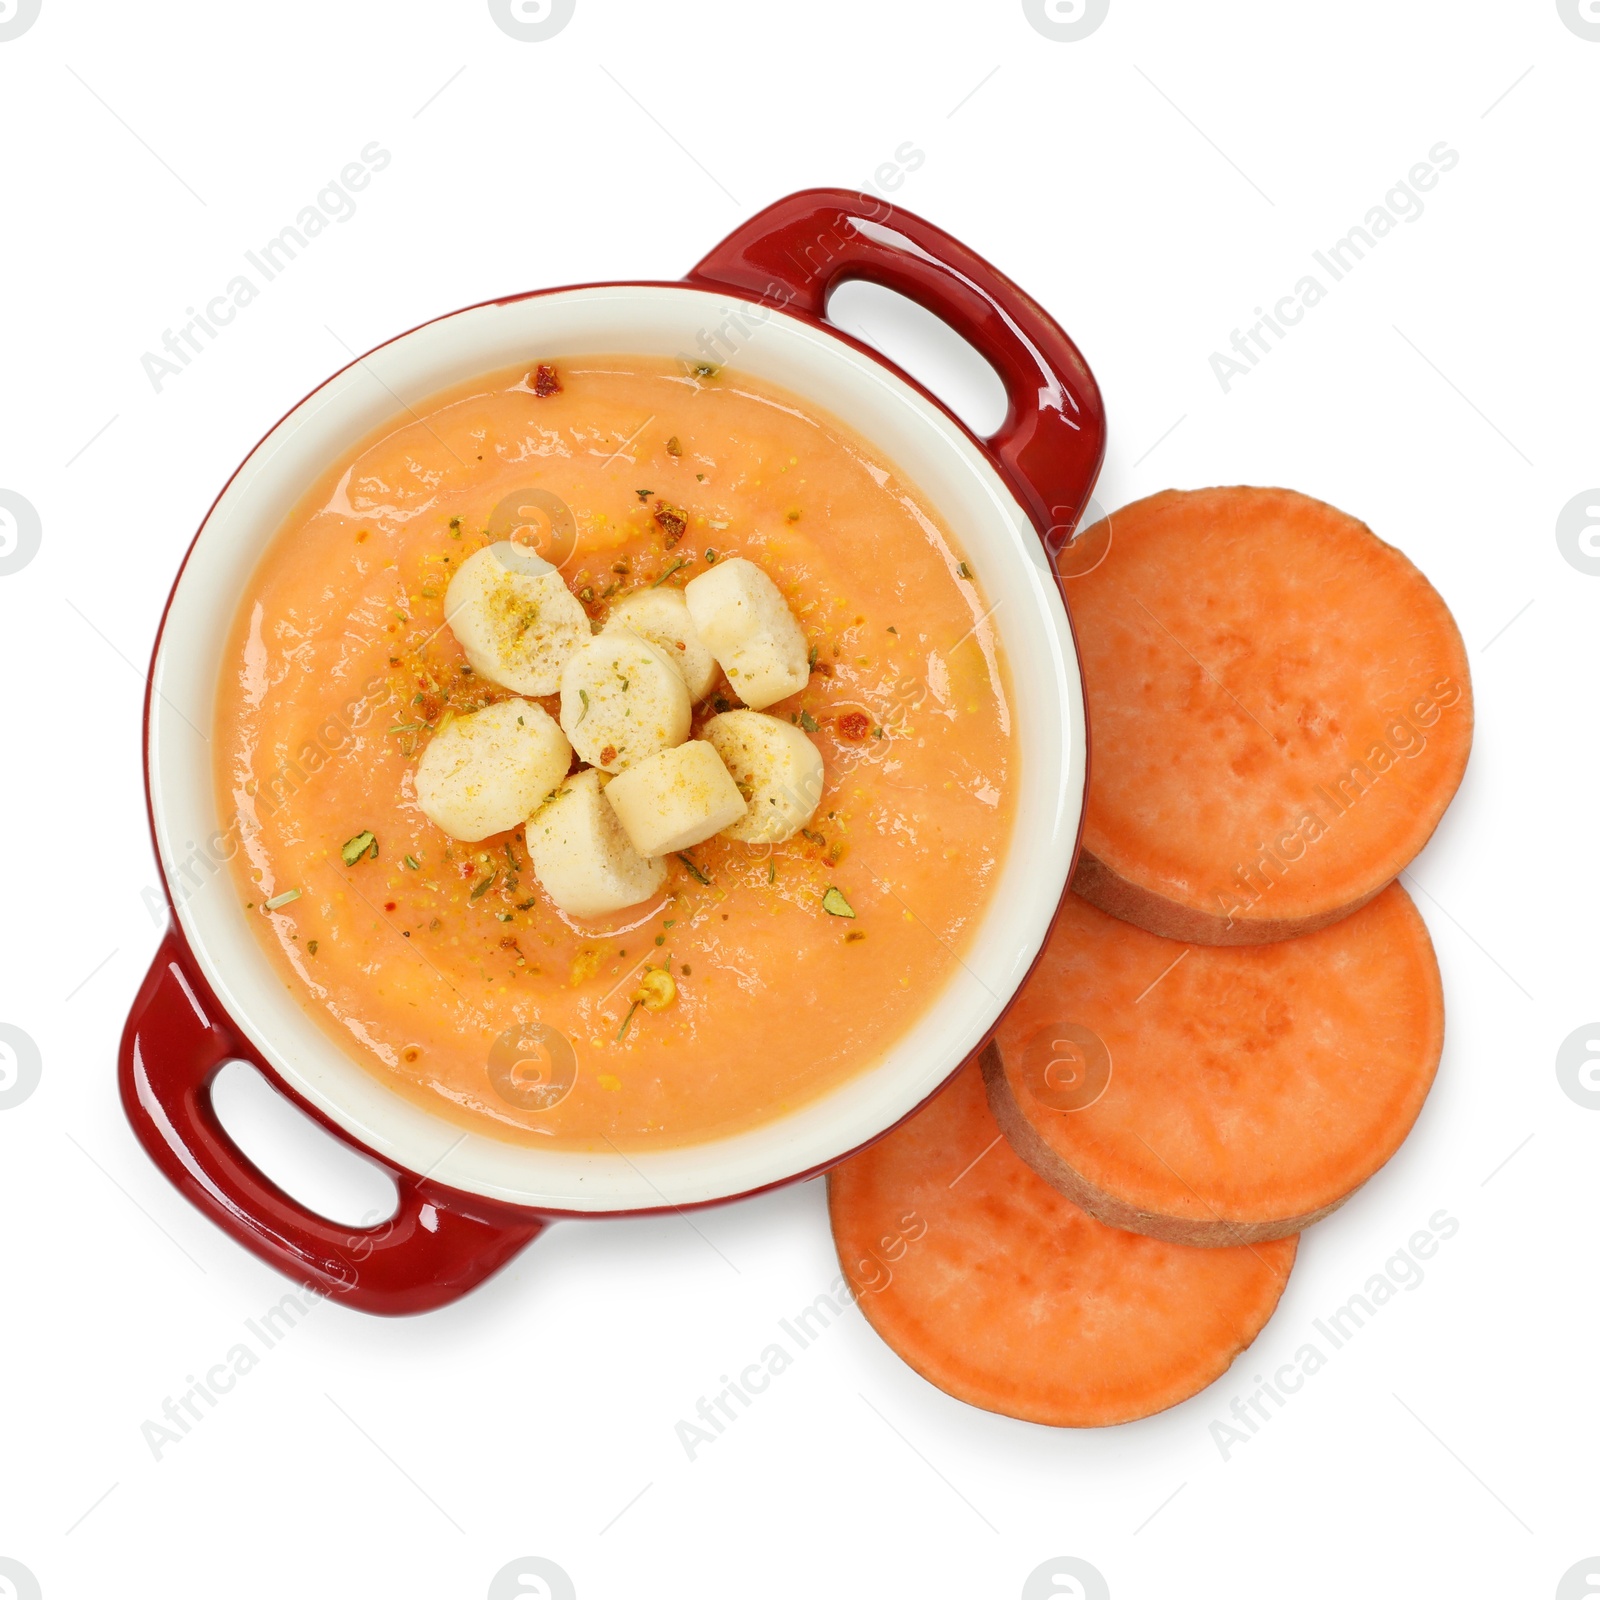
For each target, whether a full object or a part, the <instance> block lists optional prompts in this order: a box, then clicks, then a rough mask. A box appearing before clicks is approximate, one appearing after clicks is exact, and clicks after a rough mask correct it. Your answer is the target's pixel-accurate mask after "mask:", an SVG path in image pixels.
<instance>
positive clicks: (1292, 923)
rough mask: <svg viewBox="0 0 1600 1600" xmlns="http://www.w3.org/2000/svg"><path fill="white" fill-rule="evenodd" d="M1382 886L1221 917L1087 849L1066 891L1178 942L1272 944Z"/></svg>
mask: <svg viewBox="0 0 1600 1600" xmlns="http://www.w3.org/2000/svg"><path fill="white" fill-rule="evenodd" d="M1387 887H1388V884H1384V883H1380V884H1379V885H1378V887H1377V888H1376V889H1374V890H1372V891H1371V893H1369V894H1364V895H1362V896H1361V897H1360V898H1359V899H1357V900H1353V901H1351V902H1350V904H1349V905H1343V906H1332V907H1330V908H1329V909H1328V910H1326V911H1318V912H1315V913H1313V914H1312V915H1310V916H1305V917H1277V918H1274V917H1243V916H1232V917H1224V916H1219V915H1215V914H1213V913H1210V912H1206V911H1202V910H1199V909H1197V908H1196V907H1194V906H1186V905H1180V904H1179V903H1178V902H1177V901H1175V900H1167V899H1165V898H1163V897H1162V896H1161V895H1158V894H1152V893H1151V892H1150V891H1149V890H1148V889H1142V888H1140V886H1139V885H1138V884H1136V883H1129V882H1128V880H1127V879H1126V878H1119V877H1118V876H1117V875H1116V873H1114V872H1113V871H1112V870H1111V868H1110V867H1108V866H1107V865H1106V864H1105V863H1104V862H1103V861H1101V860H1099V859H1098V858H1097V857H1095V856H1094V855H1092V854H1091V853H1090V852H1089V851H1088V850H1080V851H1079V852H1078V863H1077V866H1076V867H1075V868H1074V869H1073V873H1072V892H1073V893H1074V894H1078V895H1082V897H1083V898H1084V899H1085V900H1087V901H1088V902H1089V904H1090V905H1092V906H1098V907H1099V908H1100V909H1101V910H1102V911H1104V912H1105V913H1106V914H1107V916H1112V917H1118V918H1120V919H1121V920H1122V921H1123V922H1131V923H1132V924H1133V925H1134V927H1136V928H1144V929H1145V930H1146V931H1147V932H1149V933H1154V934H1158V935H1159V936H1160V937H1161V938H1163V939H1176V940H1180V941H1181V942H1183V943H1184V944H1219V945H1221V944H1278V943H1280V942H1281V941H1282V940H1284V939H1298V938H1300V936H1301V935H1302V934H1307V933H1316V932H1317V931H1318V930H1319V929H1321V928H1327V927H1331V926H1332V925H1333V924H1334V923H1335V922H1341V921H1343V919H1344V918H1346V917H1348V916H1350V915H1351V913H1352V912H1356V911H1359V910H1360V909H1361V908H1362V906H1364V905H1369V904H1370V903H1371V902H1372V901H1373V900H1375V899H1376V898H1377V897H1378V896H1379V895H1380V894H1382V893H1383V891H1384V890H1385V889H1386V888H1387Z"/></svg>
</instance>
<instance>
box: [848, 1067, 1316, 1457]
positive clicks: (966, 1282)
mask: <svg viewBox="0 0 1600 1600" xmlns="http://www.w3.org/2000/svg"><path fill="white" fill-rule="evenodd" d="M828 1209H829V1214H830V1216H831V1218H832V1221H833V1237H834V1243H835V1245H836V1246H837V1248H838V1251H839V1261H840V1264H841V1266H842V1267H843V1268H844V1273H845V1277H846V1279H847V1280H848V1281H849V1283H850V1285H851V1288H852V1289H853V1290H854V1292H855V1293H856V1295H857V1297H858V1303H859V1304H860V1306H861V1309H862V1311H863V1312H865V1314H866V1317H867V1320H868V1322H870V1323H871V1324H872V1326H873V1327H874V1328H875V1329H876V1330H877V1332H878V1333H879V1334H880V1335H881V1336H882V1337H883V1339H884V1341H885V1342H886V1343H887V1344H888V1345H889V1347H890V1349H892V1350H893V1351H894V1352H895V1354H896V1355H898V1356H899V1357H900V1358H901V1359H902V1360H903V1361H905V1362H906V1363H907V1364H908V1365H909V1366H911V1367H912V1368H914V1369H915V1370H916V1371H917V1372H919V1373H921V1375H922V1376H923V1377H924V1378H926V1379H927V1380H928V1381H929V1382H930V1383H933V1384H936V1385H937V1386H938V1387H939V1388H941V1389H943V1390H944V1391H945V1392H946V1393H947V1394H951V1395H954V1396H955V1397H956V1398H957V1399H958V1400H965V1401H966V1402H967V1403H968V1404H969V1405H974V1406H981V1407H982V1408H983V1409H984V1410H986V1411H997V1412H1000V1413H1001V1414H1002V1415H1004V1416H1008V1417H1019V1418H1021V1419H1022V1420H1023V1421H1026V1422H1042V1423H1047V1424H1049V1425H1051V1426H1054V1427H1066V1428H1092V1427H1102V1426H1105V1425H1107V1424H1110V1423H1114V1422H1132V1421H1133V1420H1135V1419H1136V1418H1138V1417H1146V1416H1150V1415H1151V1414H1152V1413H1154V1412H1157V1411H1164V1410H1165V1409H1166V1408H1167V1407H1168V1406H1174V1405H1176V1404H1178V1402H1179V1401H1180V1400H1186V1399H1188V1398H1189V1396H1190V1395H1193V1394H1197V1393H1198V1392H1199V1391H1200V1390H1201V1389H1203V1388H1205V1386H1206V1385H1207V1384H1209V1383H1212V1382H1213V1381H1215V1380H1216V1379H1217V1378H1219V1377H1221V1376H1222V1374H1223V1373H1224V1372H1226V1371H1227V1370H1228V1367H1229V1366H1230V1365H1231V1364H1232V1362H1233V1359H1234V1357H1235V1356H1236V1355H1238V1353H1239V1352H1240V1351H1241V1350H1243V1349H1244V1348H1245V1347H1246V1346H1247V1345H1248V1344H1249V1343H1250V1342H1251V1341H1252V1340H1253V1339H1254V1338H1255V1336H1256V1335H1257V1333H1259V1332H1260V1331H1261V1328H1262V1326H1263V1325H1264V1324H1265V1322H1266V1320H1267V1318H1268V1317H1269V1316H1271V1315H1272V1311H1273V1308H1274V1307H1275V1306H1276V1305H1277V1303H1278V1297H1279V1295H1281V1294H1282V1292H1283V1286H1284V1284H1285V1282H1286V1281H1287V1280H1288V1276H1289V1269H1290V1267H1291V1266H1292V1265H1293V1264H1294V1255H1295V1245H1296V1241H1295V1240H1293V1239H1279V1240H1274V1241H1272V1242H1271V1243H1268V1244H1262V1245H1251V1246H1241V1247H1238V1248H1235V1249H1232V1250H1196V1249H1193V1248H1191V1247H1189V1246H1186V1245H1176V1244H1167V1243H1165V1242H1163V1241H1161V1240H1158V1239H1149V1238H1145V1237H1143V1236H1141V1235H1139V1234H1136V1233H1125V1232H1123V1231H1122V1230H1120V1229H1117V1228H1108V1227H1106V1226H1105V1225H1104V1224H1103V1223H1100V1222H1096V1221H1095V1219H1094V1218H1093V1217H1091V1216H1090V1215H1089V1214H1088V1213H1087V1212H1085V1211H1082V1210H1080V1209H1079V1208H1078V1207H1077V1206H1075V1205H1073V1204H1072V1202H1071V1201H1069V1200H1067V1199H1065V1198H1064V1197H1063V1196H1062V1195H1060V1194H1058V1193H1057V1192H1056V1191H1055V1190H1054V1189H1052V1188H1051V1187H1050V1185H1049V1184H1047V1183H1045V1182H1044V1180H1043V1179H1041V1178H1040V1177H1038V1176H1037V1175H1036V1174H1035V1173H1034V1172H1033V1171H1032V1169H1031V1168H1029V1167H1028V1166H1027V1165H1025V1164H1024V1163H1023V1161H1022V1160H1021V1159H1020V1158H1019V1157H1018V1156H1017V1155H1016V1154H1015V1153H1014V1152H1013V1151H1012V1149H1011V1147H1010V1146H1009V1145H1008V1144H1007V1143H1006V1141H1005V1140H1004V1139H1003V1138H1002V1137H1001V1135H1000V1130H999V1128H998V1127H997V1126H996V1125H995V1120H994V1117H993V1115H992V1114H991V1113H990V1111H989V1106H988V1102H987V1101H986V1099H985V1098H984V1089H983V1081H982V1078H981V1076H980V1075H979V1072H978V1069H977V1067H976V1066H975V1065H969V1066H967V1067H965V1068H963V1069H962V1071H961V1072H960V1073H959V1074H958V1075H957V1076H956V1078H955V1079H954V1080H953V1081H952V1082H951V1084H950V1085H949V1087H948V1088H946V1089H945V1090H944V1092H943V1093H942V1094H940V1095H939V1096H938V1097H937V1098H936V1099H935V1100H933V1101H931V1102H930V1103H929V1104H928V1105H927V1106H925V1107H924V1108H923V1109H922V1110H921V1111H920V1112H918V1113H917V1114H916V1116H914V1117H912V1118H911V1119H910V1120H909V1121H907V1122H904V1123H902V1124H901V1125H900V1127H898V1128H896V1129H895V1130H894V1131H893V1132H892V1133H890V1134H889V1135H888V1136H887V1137H886V1138H884V1139H882V1140H880V1141H879V1142H878V1143H877V1144H875V1145H873V1146H872V1147H871V1148H870V1149H867V1150H864V1151H862V1152H861V1153H860V1154H859V1155H855V1156H852V1157H851V1158H850V1159H849V1160H848V1161H845V1162H844V1163H843V1164H842V1165H840V1166H838V1167H836V1168H835V1169H834V1171H833V1172H832V1173H831V1174H830V1175H829V1178H828Z"/></svg>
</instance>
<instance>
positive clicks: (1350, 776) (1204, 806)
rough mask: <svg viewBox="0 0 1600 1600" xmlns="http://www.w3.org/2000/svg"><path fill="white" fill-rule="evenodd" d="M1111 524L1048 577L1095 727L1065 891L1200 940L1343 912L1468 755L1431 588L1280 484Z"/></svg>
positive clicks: (1466, 713)
mask: <svg viewBox="0 0 1600 1600" xmlns="http://www.w3.org/2000/svg"><path fill="white" fill-rule="evenodd" d="M1107 520H1108V522H1109V540H1110V547H1109V550H1108V552H1107V554H1106V557H1105V559H1104V560H1103V561H1101V562H1100V563H1099V564H1098V565H1096V566H1095V567H1093V568H1092V569H1091V570H1090V571H1088V572H1085V573H1084V574H1083V575H1082V576H1077V577H1069V578H1067V580H1066V596H1067V604H1068V607H1069V609H1070V610H1071V612H1072V619H1073V623H1074V626H1075V628H1076V632H1077V638H1078V648H1079V652H1080V654H1081V656H1082V660H1083V676H1084V693H1085V698H1086V700H1087V702H1088V707H1089V723H1090V782H1089V800H1088V806H1087V809H1086V813H1085V818H1084V830H1083V848H1082V852H1081V854H1080V856H1079V863H1078V868H1077V872H1076V874H1075V876H1074V878H1073V887H1074V888H1075V889H1077V891H1078V892H1079V893H1080V894H1081V895H1083V896H1084V898H1085V899H1087V900H1089V901H1091V902H1092V903H1093V904H1095V905H1097V906H1099V907H1100V908H1101V909H1102V910H1105V911H1108V912H1110V913H1111V914H1112V915H1113V916H1117V917H1121V918H1123V919H1124V920H1125V921H1128V922H1133V923H1136V924H1137V925H1138V926H1139V927H1141V928H1146V929H1148V930H1149V931H1150V932H1152V933H1159V934H1162V935H1164V936H1165V937H1167V938H1172V939H1183V940H1186V941H1189V942H1192V943H1201V944H1259V943H1263V942H1267V941H1271V940H1275V939H1288V938H1293V937H1295V936H1297V935H1299V934H1302V933H1309V932H1312V931H1314V930H1315V929H1317V928H1321V927H1326V926H1327V925H1328V924H1329V923H1332V922H1336V921H1337V920H1338V919H1339V918H1340V917H1343V916H1348V915H1349V914H1350V913H1351V912H1352V911H1354V910H1356V909H1357V908H1358V907H1359V906H1362V905H1365V904H1366V903H1367V901H1369V900H1370V899H1372V897H1373V896H1374V895H1375V894H1377V893H1378V891H1379V890H1381V889H1382V888H1383V887H1384V885H1385V884H1387V883H1389V882H1391V881H1392V880H1393V879H1394V878H1395V877H1396V876H1397V875H1398V874H1399V872H1400V870H1401V868H1403V867H1404V866H1405V865H1406V863H1407V862H1409V861H1410V860H1411V859H1412V857H1413V856H1415V855H1416V854H1417V852H1418V851H1419V850H1421V848H1422V847H1423V845H1425V844H1426V843H1427V842H1428V839H1429V837H1430V836H1431V835H1432V833H1433V830H1434V828H1435V827H1436V826H1437V825H1438V822H1439V818H1440V817H1441V816H1442V815H1443V814H1444V810H1445V807H1446V806H1447V805H1448V804H1449V803H1450V800H1451V797H1452V796H1453V795H1454V794H1455V792H1456V789H1457V787H1458V785H1459V784H1460V782H1461V775H1462V772H1463V771H1464V769H1465V767H1466V762H1467V752H1468V749H1469V748H1470V746H1471V743H1472V688H1471V682H1470V678H1469V676H1468V671H1467V656H1466V650H1465V647H1464V646H1463V644H1462V642H1461V635H1460V633H1459V632H1458V631H1457V629H1456V625H1455V622H1454V620H1453V619H1452V618H1451V616H1450V613H1449V611H1448V609H1447V608H1446V606H1445V603H1444V601H1443V600H1442V599H1441V598H1440V597H1439V594H1438V592H1437V591H1436V590H1435V589H1434V588H1433V586H1432V585H1431V584H1430V583H1429V582H1428V580H1427V579H1426V578H1425V577H1423V575H1422V574H1421V573H1420V572H1419V571H1418V570H1417V569H1416V567H1414V566H1413V565H1412V564H1411V562H1410V561H1409V560H1407V559H1406V557H1405V556H1404V555H1402V554H1401V553H1400V552H1399V551H1398V550H1396V549H1393V548H1392V547H1391V546H1389V545H1387V544H1385V543H1384V542H1383V541H1382V540H1381V539H1379V538H1378V537H1377V536H1376V535H1375V534H1374V533H1373V532H1372V531H1371V529H1369V528H1367V527H1366V526H1365V525H1364V524H1362V523H1360V522H1357V521H1356V520H1355V518H1354V517H1350V516H1347V515H1345V513H1344V512H1342V511H1337V510H1335V509H1334V508H1333V507H1332V506H1329V505H1324V504H1323V503H1322V502H1321V501H1318V500H1311V499H1308V498H1307V497H1306V496H1305V495H1301V494H1296V493H1295V492H1294V491H1292V490H1289V489H1250V488H1231V489H1197V490H1174V489H1169V490H1167V491H1165V492H1164V493H1162V494H1157V495H1152V496H1151V497H1150V498H1149V499H1147V500H1140V501H1138V502H1136V503H1135V504H1133V505H1131V506H1127V507H1125V508H1124V509H1123V510H1121V511H1118V512H1115V513H1113V514H1112V516H1111V517H1110V518H1109V519H1107ZM1105 537H1107V532H1106V529H1105V528H1103V527H1102V528H1099V529H1098V530H1088V531H1086V532H1085V533H1084V534H1083V535H1081V536H1080V538H1081V539H1087V540H1095V539H1103V538H1105Z"/></svg>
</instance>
